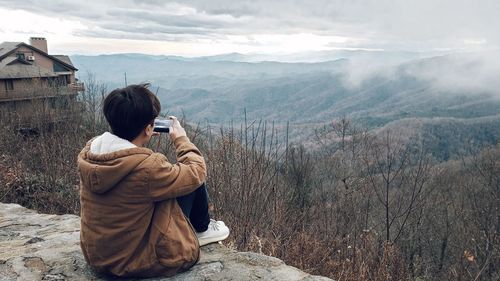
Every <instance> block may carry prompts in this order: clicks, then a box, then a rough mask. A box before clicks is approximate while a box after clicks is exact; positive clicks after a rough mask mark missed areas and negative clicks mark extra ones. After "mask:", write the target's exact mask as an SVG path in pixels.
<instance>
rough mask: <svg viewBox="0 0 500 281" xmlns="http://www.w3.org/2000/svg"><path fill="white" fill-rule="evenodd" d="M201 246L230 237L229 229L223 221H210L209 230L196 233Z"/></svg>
mask: <svg viewBox="0 0 500 281" xmlns="http://www.w3.org/2000/svg"><path fill="white" fill-rule="evenodd" d="M196 236H197V237H198V241H199V244H200V246H204V245H207V244H210V243H214V242H219V241H222V240H224V239H226V238H227V237H228V236H229V228H228V227H227V226H226V224H225V223H224V222H223V221H216V220H213V219H210V223H209V224H208V229H207V230H206V231H203V232H196Z"/></svg>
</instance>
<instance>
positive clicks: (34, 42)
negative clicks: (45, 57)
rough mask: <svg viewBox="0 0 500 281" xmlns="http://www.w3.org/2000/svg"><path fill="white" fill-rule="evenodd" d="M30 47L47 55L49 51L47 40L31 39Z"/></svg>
mask: <svg viewBox="0 0 500 281" xmlns="http://www.w3.org/2000/svg"><path fill="white" fill-rule="evenodd" d="M30 45H31V46H33V47H35V48H37V49H39V50H42V51H44V52H45V53H47V54H48V53H49V50H48V49H47V40H46V39H45V38H43V37H31V38H30Z"/></svg>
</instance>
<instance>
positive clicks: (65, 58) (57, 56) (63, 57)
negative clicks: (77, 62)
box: [52, 55, 74, 66]
mask: <svg viewBox="0 0 500 281" xmlns="http://www.w3.org/2000/svg"><path fill="white" fill-rule="evenodd" d="M52 56H53V57H55V58H57V59H59V60H61V61H63V62H65V63H67V64H69V65H71V66H74V65H73V63H72V62H71V59H70V58H69V56H66V55H52Z"/></svg>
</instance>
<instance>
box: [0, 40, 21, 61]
mask: <svg viewBox="0 0 500 281" xmlns="http://www.w3.org/2000/svg"><path fill="white" fill-rule="evenodd" d="M21 43H22V42H3V43H0V58H2V57H3V56H5V55H7V54H8V53H10V52H11V51H12V50H15V49H16V48H17V46H18V45H19V44H21Z"/></svg>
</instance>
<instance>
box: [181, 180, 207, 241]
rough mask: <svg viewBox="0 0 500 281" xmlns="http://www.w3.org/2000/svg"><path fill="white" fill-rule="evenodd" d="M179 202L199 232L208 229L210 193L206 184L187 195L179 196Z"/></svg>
mask: <svg viewBox="0 0 500 281" xmlns="http://www.w3.org/2000/svg"><path fill="white" fill-rule="evenodd" d="M177 203H179V206H180V207H181V209H182V212H183V213H184V215H185V216H186V217H187V218H189V220H190V221H191V224H192V225H193V227H194V229H195V230H196V231H197V232H203V231H205V230H207V229H208V224H209V223H210V215H209V214H208V193H207V187H206V186H205V184H202V185H201V186H200V187H198V188H197V189H196V190H195V191H193V192H191V193H189V194H187V195H184V196H181V197H177Z"/></svg>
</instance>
